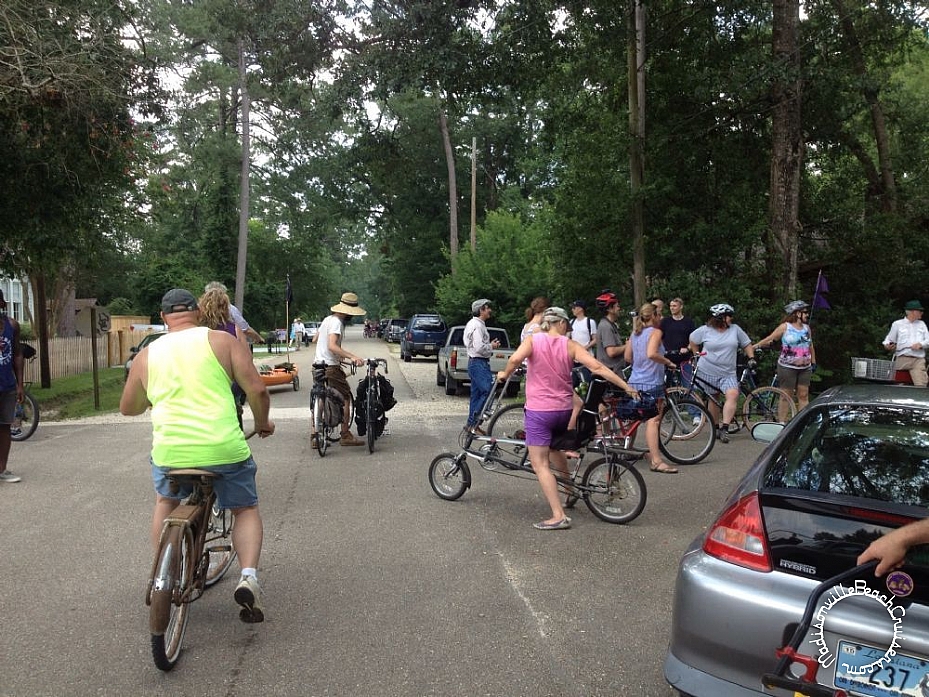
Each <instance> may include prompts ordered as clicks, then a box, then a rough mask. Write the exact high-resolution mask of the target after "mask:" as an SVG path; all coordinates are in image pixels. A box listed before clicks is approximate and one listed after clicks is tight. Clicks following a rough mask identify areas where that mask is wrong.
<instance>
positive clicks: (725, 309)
mask: <svg viewBox="0 0 929 697" xmlns="http://www.w3.org/2000/svg"><path fill="white" fill-rule="evenodd" d="M710 314H711V315H713V317H725V316H726V315H730V316H732V315H734V314H735V308H734V307H732V305H730V304H728V303H719V304H717V305H713V306H712V307H711V308H710Z"/></svg>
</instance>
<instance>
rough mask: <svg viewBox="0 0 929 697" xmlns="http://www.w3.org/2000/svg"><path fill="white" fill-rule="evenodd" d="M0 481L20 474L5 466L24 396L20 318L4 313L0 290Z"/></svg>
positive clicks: (9, 481)
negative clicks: (0, 323) (11, 432)
mask: <svg viewBox="0 0 929 697" xmlns="http://www.w3.org/2000/svg"><path fill="white" fill-rule="evenodd" d="M0 322H2V324H3V326H2V329H0V483H3V482H6V483H7V484H14V483H16V482H18V481H20V480H21V477H19V476H17V475H15V474H13V473H12V472H10V471H9V470H8V469H7V468H6V465H7V462H8V461H9V459H10V446H11V445H12V443H13V440H12V438H11V437H10V426H11V424H12V423H13V421H14V419H15V418H16V405H17V404H20V403H22V401H23V399H24V398H25V393H24V391H23V351H22V346H21V345H20V343H19V322H17V321H16V320H15V319H13V318H12V317H8V316H7V314H6V300H5V299H4V297H3V291H2V290H0Z"/></svg>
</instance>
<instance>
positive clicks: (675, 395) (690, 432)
mask: <svg viewBox="0 0 929 697" xmlns="http://www.w3.org/2000/svg"><path fill="white" fill-rule="evenodd" d="M694 402H696V403H697V404H699V405H700V406H703V407H705V406H706V402H704V401H703V400H702V399H700V397H699V396H697V395H696V394H694V393H691V392H690V390H688V389H687V388H686V387H669V388H667V389H666V390H665V411H664V414H663V415H662V417H661V431H660V433H661V438H662V439H665V438H676V439H678V440H686V439H688V438H692V437H694V436H695V435H697V433H698V431H696V430H694V429H686V428H681V424H682V423H683V422H684V421H685V420H689V421H690V422H691V423H692V425H693V426H694V427H697V426H699V423H697V424H693V421H694V419H695V418H702V416H703V414H704V413H705V412H706V410H704V411H703V412H699V411H698V413H697V414H694V413H692V412H693V411H697V410H696V409H689V408H688V406H689V405H690V404H692V403H694ZM672 425H675V426H677V428H675V429H673V430H671V426H672Z"/></svg>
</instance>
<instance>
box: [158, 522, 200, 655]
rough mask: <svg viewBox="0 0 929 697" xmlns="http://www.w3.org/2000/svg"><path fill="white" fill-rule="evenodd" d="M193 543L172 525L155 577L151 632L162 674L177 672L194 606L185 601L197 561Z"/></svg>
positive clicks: (187, 533)
mask: <svg viewBox="0 0 929 697" xmlns="http://www.w3.org/2000/svg"><path fill="white" fill-rule="evenodd" d="M191 547H192V540H191V536H190V530H189V529H188V528H186V527H182V526H177V525H172V526H171V527H169V528H168V529H167V530H166V531H165V533H164V534H163V535H162V538H161V545H160V546H159V548H158V556H157V562H156V563H155V568H154V573H153V575H152V586H151V598H150V605H151V609H150V613H149V628H150V630H151V634H152V658H153V659H154V661H155V666H157V667H158V669H159V670H163V671H169V670H171V669H172V668H174V666H175V664H176V663H177V659H178V658H179V657H180V655H181V644H182V643H183V641H184V632H185V631H186V629H187V619H188V613H189V611H190V605H189V604H188V603H187V602H184V600H183V594H184V590H185V589H187V588H189V583H190V574H191V570H192V568H193V567H192V563H193V560H192V559H191V558H190V552H191Z"/></svg>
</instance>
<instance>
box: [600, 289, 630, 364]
mask: <svg viewBox="0 0 929 697" xmlns="http://www.w3.org/2000/svg"><path fill="white" fill-rule="evenodd" d="M597 305H598V306H599V307H601V309H602V310H603V318H602V319H601V320H600V322H599V323H598V324H597V360H598V361H600V362H601V363H603V365H605V366H606V367H607V368H609V369H610V370H612V371H613V372H614V373H617V374H619V373H621V372H622V370H623V368H624V367H625V365H626V360H625V359H624V358H623V355H624V354H625V351H626V344H625V343H623V339H622V335H621V334H620V333H619V324H617V322H619V313H620V312H621V311H622V308H621V307H620V306H619V299H618V298H617V297H616V295H615V294H614V293H611V292H605V293H603V294H602V295H600V296H599V297H598V298H597Z"/></svg>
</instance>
